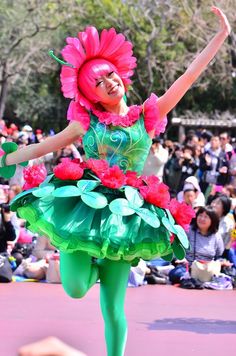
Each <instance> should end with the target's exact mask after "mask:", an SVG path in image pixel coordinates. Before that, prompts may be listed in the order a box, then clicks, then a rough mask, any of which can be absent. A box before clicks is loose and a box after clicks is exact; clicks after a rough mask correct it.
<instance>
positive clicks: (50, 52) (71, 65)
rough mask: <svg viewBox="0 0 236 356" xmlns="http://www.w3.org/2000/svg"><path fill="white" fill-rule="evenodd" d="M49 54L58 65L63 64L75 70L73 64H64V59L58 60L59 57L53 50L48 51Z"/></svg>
mask: <svg viewBox="0 0 236 356" xmlns="http://www.w3.org/2000/svg"><path fill="white" fill-rule="evenodd" d="M48 54H49V56H50V57H52V58H53V59H55V61H57V62H58V63H60V64H62V65H63V66H68V67H72V68H75V67H74V66H73V64H70V63H68V62H64V61H63V60H62V59H60V58H58V57H57V56H55V54H54V53H53V50H52V49H50V51H48Z"/></svg>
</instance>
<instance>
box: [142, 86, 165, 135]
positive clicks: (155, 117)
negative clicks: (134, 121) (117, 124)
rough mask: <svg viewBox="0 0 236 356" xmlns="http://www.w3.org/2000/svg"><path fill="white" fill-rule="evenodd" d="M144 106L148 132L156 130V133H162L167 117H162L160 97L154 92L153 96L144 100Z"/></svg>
mask: <svg viewBox="0 0 236 356" xmlns="http://www.w3.org/2000/svg"><path fill="white" fill-rule="evenodd" d="M143 106H144V124H145V128H146V130H147V133H148V134H149V133H151V132H153V130H154V135H160V133H163V132H165V128H166V125H167V117H166V116H165V117H163V118H161V117H160V112H159V109H158V97H157V96H156V95H155V94H153V93H152V94H151V96H150V97H149V98H148V99H147V100H146V101H145V102H144V104H143Z"/></svg>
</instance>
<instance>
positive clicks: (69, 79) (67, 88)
mask: <svg viewBox="0 0 236 356" xmlns="http://www.w3.org/2000/svg"><path fill="white" fill-rule="evenodd" d="M66 42H67V45H66V46H65V47H64V48H63V49H62V51H61V53H62V56H63V58H64V59H65V60H66V61H67V62H63V61H60V60H58V59H57V58H56V57H55V56H54V55H53V53H52V52H51V53H49V54H50V55H51V56H52V57H53V58H55V59H57V60H58V61H59V62H60V63H61V64H63V66H62V70H61V75H60V79H61V84H62V87H61V89H62V92H63V95H64V96H65V97H66V98H70V99H73V100H72V101H73V102H76V103H77V105H78V104H79V105H81V106H82V107H84V108H85V109H87V110H90V109H92V108H93V104H92V103H91V102H90V101H89V100H88V99H86V98H85V97H84V95H83V94H82V93H81V91H80V90H79V88H78V75H79V71H80V68H81V67H82V66H83V64H85V63H86V62H88V61H89V60H92V59H104V60H106V61H108V62H110V63H111V64H112V65H114V66H115V67H116V69H117V73H118V74H119V76H120V77H121V79H122V81H123V83H124V86H125V87H127V86H128V85H129V84H130V83H131V80H130V79H129V78H130V77H131V76H132V75H133V69H134V68H135V67H136V58H135V57H134V56H133V51H132V47H133V46H132V43H131V42H129V41H126V40H125V37H124V35H122V34H117V33H116V30H115V29H114V28H110V29H108V30H106V29H104V30H102V32H101V34H100V36H99V34H98V31H97V29H96V28H95V27H93V26H89V27H87V28H86V29H85V31H83V32H79V33H78V37H67V39H66ZM71 104H72V103H71Z"/></svg>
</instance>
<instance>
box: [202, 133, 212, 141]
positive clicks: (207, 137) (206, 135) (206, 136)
mask: <svg viewBox="0 0 236 356" xmlns="http://www.w3.org/2000/svg"><path fill="white" fill-rule="evenodd" d="M212 136H213V134H212V133H211V132H210V131H205V132H203V133H202V135H201V137H202V138H203V139H206V140H207V141H208V142H209V141H210V139H211V138H212Z"/></svg>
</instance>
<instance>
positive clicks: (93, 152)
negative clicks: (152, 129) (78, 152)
mask: <svg viewBox="0 0 236 356" xmlns="http://www.w3.org/2000/svg"><path fill="white" fill-rule="evenodd" d="M90 119H91V123H90V127H89V129H88V131H87V132H86V133H85V135H84V137H83V147H84V150H85V154H86V158H87V159H88V158H95V159H105V160H107V161H108V163H109V165H110V166H114V165H117V166H119V167H120V168H121V169H122V170H123V171H127V170H131V171H136V172H138V173H139V174H141V173H142V170H143V167H144V164H145V161H146V159H147V156H148V152H149V149H150V147H151V143H152V140H151V138H150V136H149V135H148V133H147V131H146V129H145V126H144V119H143V116H142V115H141V117H140V118H139V119H138V120H137V121H136V122H135V123H134V124H133V125H132V126H130V127H122V126H112V125H109V126H108V125H105V124H103V123H101V122H99V121H98V118H97V117H96V116H94V115H91V116H90Z"/></svg>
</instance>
